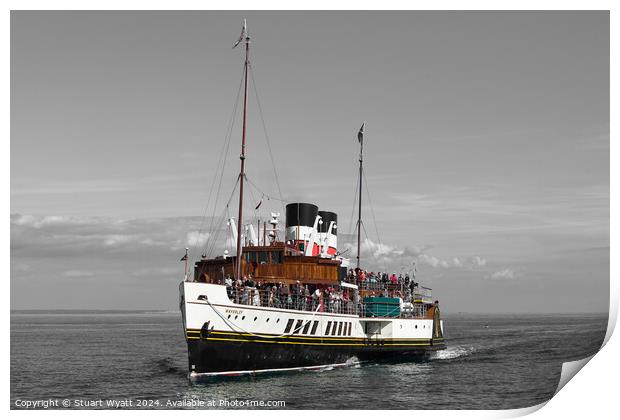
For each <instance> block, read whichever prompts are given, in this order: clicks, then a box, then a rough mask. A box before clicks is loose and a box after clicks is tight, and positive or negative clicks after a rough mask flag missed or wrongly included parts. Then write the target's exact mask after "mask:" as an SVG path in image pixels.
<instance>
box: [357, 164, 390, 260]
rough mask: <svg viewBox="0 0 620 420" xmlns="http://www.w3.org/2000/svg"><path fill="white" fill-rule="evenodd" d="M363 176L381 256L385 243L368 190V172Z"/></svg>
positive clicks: (363, 173)
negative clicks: (382, 239)
mask: <svg viewBox="0 0 620 420" xmlns="http://www.w3.org/2000/svg"><path fill="white" fill-rule="evenodd" d="M362 176H363V177H364V185H365V186H366V196H367V197H368V204H369V205H370V213H371V214H372V222H373V224H374V225H375V233H376V234H377V240H378V241H379V254H381V253H382V251H383V249H382V247H383V241H381V236H380V235H379V225H377V218H376V217H375V209H374V207H373V205H372V200H371V199H370V190H369V189H368V180H367V179H366V172H362ZM364 229H365V228H364ZM381 268H383V269H384V270H385V264H383V266H382V267H381Z"/></svg>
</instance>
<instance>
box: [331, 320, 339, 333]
mask: <svg viewBox="0 0 620 420" xmlns="http://www.w3.org/2000/svg"><path fill="white" fill-rule="evenodd" d="M337 329H338V323H337V322H336V321H334V328H332V335H336V330H337Z"/></svg>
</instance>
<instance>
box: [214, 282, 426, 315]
mask: <svg viewBox="0 0 620 420" xmlns="http://www.w3.org/2000/svg"><path fill="white" fill-rule="evenodd" d="M226 291H227V294H228V298H229V299H230V300H231V302H233V303H235V304H239V305H249V306H257V307H267V308H278V309H292V310H298V311H308V312H315V311H317V309H318V312H325V313H334V314H348V315H359V316H360V317H372V316H374V315H373V314H376V313H382V314H386V315H385V317H389V318H424V317H426V312H427V309H428V304H427V303H426V302H422V301H421V300H418V299H416V298H415V297H417V296H418V294H414V295H409V296H407V299H405V300H403V302H402V304H401V305H399V306H395V305H393V304H392V305H386V304H378V303H373V310H370V309H369V308H367V306H366V305H365V304H364V300H363V297H360V296H359V295H358V297H357V298H356V297H355V296H349V295H348V294H344V293H326V292H324V293H322V294H321V296H317V295H316V294H314V293H313V294H306V293H303V292H302V293H292V292H286V291H281V290H278V289H276V290H273V289H272V288H270V287H268V288H266V289H260V288H257V287H249V286H241V287H226ZM412 296H413V297H414V298H413V299H412Z"/></svg>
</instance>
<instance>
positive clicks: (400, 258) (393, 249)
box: [341, 238, 486, 270]
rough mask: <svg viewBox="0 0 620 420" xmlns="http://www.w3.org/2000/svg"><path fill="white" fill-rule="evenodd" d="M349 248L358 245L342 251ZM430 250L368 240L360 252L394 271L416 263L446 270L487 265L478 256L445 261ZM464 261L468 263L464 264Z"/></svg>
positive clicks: (364, 256)
mask: <svg viewBox="0 0 620 420" xmlns="http://www.w3.org/2000/svg"><path fill="white" fill-rule="evenodd" d="M347 248H348V249H351V250H355V249H356V248H357V244H353V243H345V245H344V246H343V247H342V248H341V249H342V250H344V249H347ZM430 248H431V247H430V246H428V245H427V246H424V247H416V246H408V247H404V248H400V247H398V246H396V245H389V244H384V243H378V242H374V241H372V240H370V239H368V238H366V239H365V240H364V241H362V243H361V246H360V252H361V254H362V258H363V259H365V260H369V259H370V260H371V263H370V264H373V263H374V264H379V265H386V266H389V267H388V268H390V269H391V270H394V269H395V268H396V267H399V268H400V270H406V269H408V268H412V266H413V263H414V262H415V263H416V264H419V265H425V266H428V267H433V268H444V269H453V268H466V269H476V268H478V267H483V266H485V265H486V260H485V259H484V258H482V257H480V256H477V255H476V256H473V257H470V258H465V259H463V258H459V257H451V258H446V259H444V258H440V257H437V256H435V255H432V254H429V253H428V252H427V251H428V250H429V249H430ZM464 261H466V262H467V263H464Z"/></svg>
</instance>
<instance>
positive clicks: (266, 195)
mask: <svg viewBox="0 0 620 420" xmlns="http://www.w3.org/2000/svg"><path fill="white" fill-rule="evenodd" d="M245 180H246V181H247V182H248V184H249V185H251V186H252V187H254V189H255V190H256V191H257V192H258V193H260V194H261V196H263V197H265V198H266V199H267V200H275V201H281V202H282V203H288V200H283V199H281V198H277V197H274V196H272V195H269V194H267V193H266V192H264V191H263V190H261V189H260V188H259V187H258V186H257V185H256V184H255V183H254V182H252V180H250V179H249V178H248V177H247V176H246V177H245Z"/></svg>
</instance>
